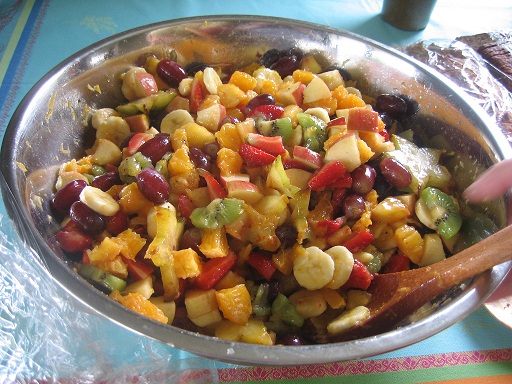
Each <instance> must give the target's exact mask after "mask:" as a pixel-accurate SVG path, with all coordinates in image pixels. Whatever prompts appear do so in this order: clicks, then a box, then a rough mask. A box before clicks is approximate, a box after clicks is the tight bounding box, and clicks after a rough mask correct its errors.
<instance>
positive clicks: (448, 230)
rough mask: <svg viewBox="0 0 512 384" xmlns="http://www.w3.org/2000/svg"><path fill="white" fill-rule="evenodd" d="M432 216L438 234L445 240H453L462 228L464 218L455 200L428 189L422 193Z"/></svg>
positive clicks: (431, 188)
mask: <svg viewBox="0 0 512 384" xmlns="http://www.w3.org/2000/svg"><path fill="white" fill-rule="evenodd" d="M420 197H421V199H423V200H424V202H425V205H426V207H427V209H428V210H429V212H430V216H431V217H432V220H433V222H434V224H435V226H436V230H437V232H438V233H439V234H440V235H441V236H442V237H444V238H445V239H451V238H452V237H453V236H455V235H456V234H457V233H458V232H459V229H460V227H461V226H462V217H461V215H460V214H459V210H458V206H457V204H456V202H455V200H454V198H453V197H452V196H450V195H448V194H446V193H444V192H443V191H441V190H439V189H437V188H435V187H427V188H425V189H423V190H422V191H421V196H420Z"/></svg>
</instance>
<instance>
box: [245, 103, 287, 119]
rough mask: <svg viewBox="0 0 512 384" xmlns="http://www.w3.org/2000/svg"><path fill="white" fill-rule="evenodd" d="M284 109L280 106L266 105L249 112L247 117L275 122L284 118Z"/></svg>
mask: <svg viewBox="0 0 512 384" xmlns="http://www.w3.org/2000/svg"><path fill="white" fill-rule="evenodd" d="M283 113H284V108H283V107H280V106H278V105H272V104H265V105H260V106H259V107H256V108H254V109H253V110H252V111H250V112H249V114H248V115H247V117H252V118H257V117H261V118H263V119H265V120H275V119H279V118H280V117H281V116H283Z"/></svg>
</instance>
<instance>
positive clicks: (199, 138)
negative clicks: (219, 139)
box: [183, 123, 215, 148]
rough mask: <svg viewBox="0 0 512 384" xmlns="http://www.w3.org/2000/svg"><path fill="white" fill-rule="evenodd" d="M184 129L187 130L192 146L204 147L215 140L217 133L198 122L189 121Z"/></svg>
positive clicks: (189, 142)
mask: <svg viewBox="0 0 512 384" xmlns="http://www.w3.org/2000/svg"><path fill="white" fill-rule="evenodd" d="M183 129H184V130H185V132H187V141H188V145H189V146H190V147H195V148H203V147H204V145H205V144H208V143H212V142H214V141H215V135H214V134H213V133H212V132H210V131H209V130H208V129H207V128H205V127H203V126H202V125H199V124H197V123H187V124H185V125H184V126H183Z"/></svg>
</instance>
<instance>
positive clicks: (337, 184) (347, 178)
mask: <svg viewBox="0 0 512 384" xmlns="http://www.w3.org/2000/svg"><path fill="white" fill-rule="evenodd" d="M350 187H352V176H351V175H350V173H348V172H347V173H345V174H344V175H342V176H341V177H340V178H339V179H337V180H335V181H333V182H332V183H330V184H329V185H328V186H327V189H341V188H350Z"/></svg>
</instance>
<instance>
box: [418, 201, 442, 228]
mask: <svg viewBox="0 0 512 384" xmlns="http://www.w3.org/2000/svg"><path fill="white" fill-rule="evenodd" d="M414 213H415V214H416V217H417V218H418V220H419V221H421V223H422V224H423V225H424V226H425V227H428V228H430V229H436V228H437V226H436V223H434V219H433V218H432V215H431V214H430V210H429V209H428V207H427V204H426V203H425V200H424V199H422V198H419V199H418V200H416V204H415V205H414Z"/></svg>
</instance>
